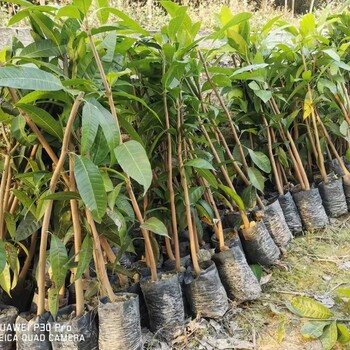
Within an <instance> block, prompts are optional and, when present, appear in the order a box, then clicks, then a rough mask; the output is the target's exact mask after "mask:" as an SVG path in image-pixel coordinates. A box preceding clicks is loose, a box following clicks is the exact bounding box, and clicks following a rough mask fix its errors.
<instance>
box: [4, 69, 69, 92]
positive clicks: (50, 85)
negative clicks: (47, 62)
mask: <svg viewBox="0 0 350 350" xmlns="http://www.w3.org/2000/svg"><path fill="white" fill-rule="evenodd" d="M0 86H6V87H10V88H14V89H26V90H46V91H58V90H63V89H64V88H63V85H62V84H61V81H60V80H59V79H58V78H56V77H55V76H54V75H52V74H50V73H47V72H45V71H42V70H40V69H38V68H31V67H0Z"/></svg>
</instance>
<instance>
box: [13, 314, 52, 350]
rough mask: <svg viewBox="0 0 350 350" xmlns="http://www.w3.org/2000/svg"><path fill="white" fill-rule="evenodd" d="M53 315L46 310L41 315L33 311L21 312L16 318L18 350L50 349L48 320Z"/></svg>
mask: <svg viewBox="0 0 350 350" xmlns="http://www.w3.org/2000/svg"><path fill="white" fill-rule="evenodd" d="M50 317H51V315H50V314H49V313H48V312H45V313H44V314H42V315H41V316H36V315H33V314H31V313H22V314H19V315H18V317H17V319H16V325H17V328H16V336H17V348H16V349H17V350H28V349H30V350H50V349H52V347H51V343H50V340H49V332H48V329H49V325H48V320H49V318H50Z"/></svg>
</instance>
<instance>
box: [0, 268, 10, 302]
mask: <svg viewBox="0 0 350 350" xmlns="http://www.w3.org/2000/svg"><path fill="white" fill-rule="evenodd" d="M0 286H1V288H2V289H3V290H4V291H5V292H6V293H7V294H8V295H9V296H10V297H11V293H10V291H11V273H10V266H9V265H8V264H7V263H6V264H5V268H4V270H3V271H2V273H1V274H0Z"/></svg>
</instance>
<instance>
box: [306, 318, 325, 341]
mask: <svg viewBox="0 0 350 350" xmlns="http://www.w3.org/2000/svg"><path fill="white" fill-rule="evenodd" d="M330 323H331V322H330V321H312V322H307V323H305V324H304V325H303V326H302V327H301V329H300V333H301V334H302V336H303V337H304V338H311V339H316V338H319V337H320V336H321V335H322V334H323V330H324V328H325V327H326V326H328V325H329V324H330Z"/></svg>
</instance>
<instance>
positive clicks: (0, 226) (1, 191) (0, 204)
mask: <svg viewBox="0 0 350 350" xmlns="http://www.w3.org/2000/svg"><path fill="white" fill-rule="evenodd" d="M10 166H11V156H10V154H6V155H5V161H4V171H3V173H2V176H1V183H0V240H2V241H3V240H4V239H5V226H4V221H5V208H6V203H5V201H4V199H5V192H6V187H7V181H8V174H9V172H10Z"/></svg>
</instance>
